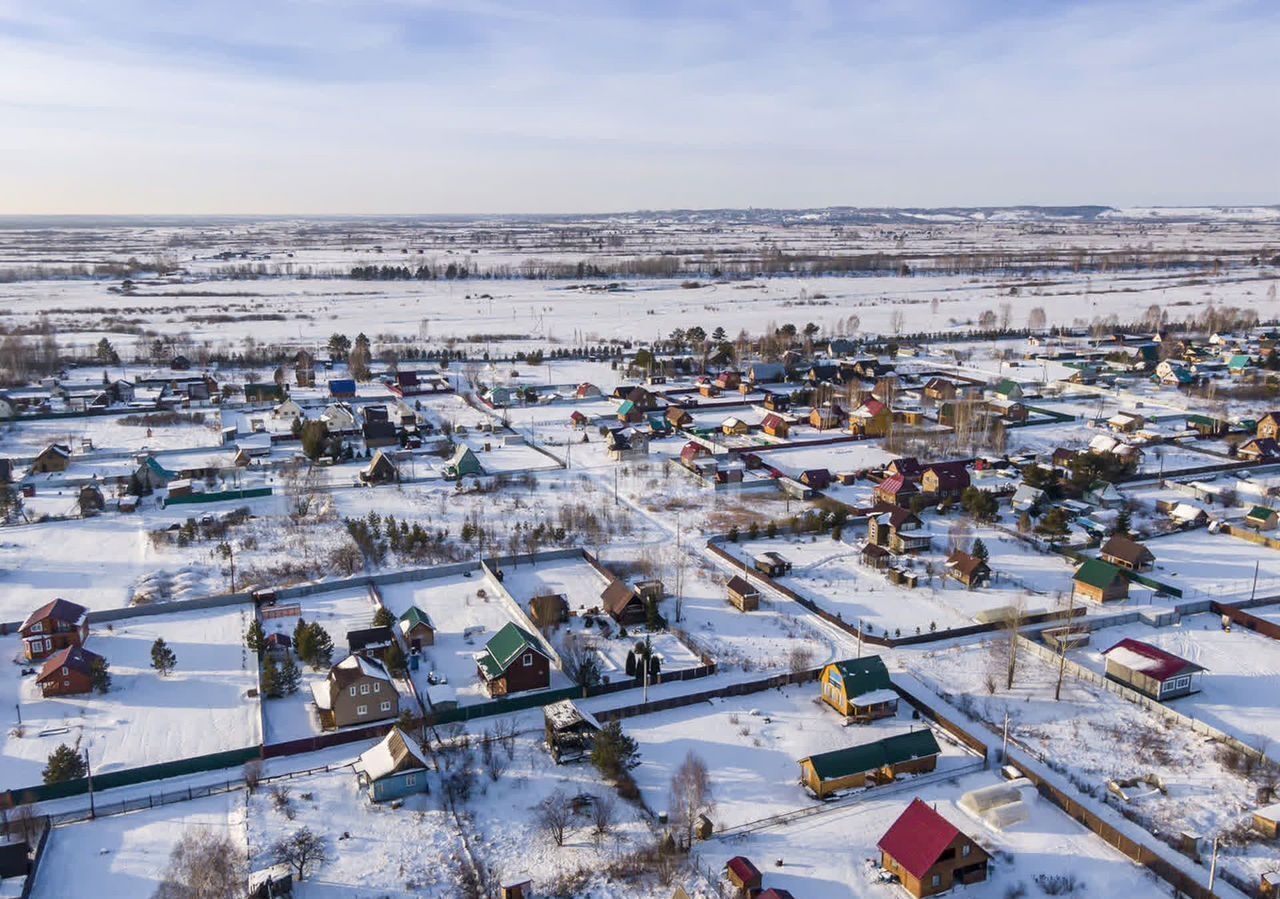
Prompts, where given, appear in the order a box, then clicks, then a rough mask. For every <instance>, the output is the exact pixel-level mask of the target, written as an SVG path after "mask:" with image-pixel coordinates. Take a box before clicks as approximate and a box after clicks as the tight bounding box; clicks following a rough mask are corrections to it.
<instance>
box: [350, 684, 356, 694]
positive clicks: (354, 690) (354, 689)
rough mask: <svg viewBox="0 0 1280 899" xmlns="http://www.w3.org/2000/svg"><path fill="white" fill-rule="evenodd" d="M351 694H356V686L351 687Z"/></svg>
mask: <svg viewBox="0 0 1280 899" xmlns="http://www.w3.org/2000/svg"><path fill="white" fill-rule="evenodd" d="M351 695H352V696H355V695H356V688H355V687H354V686H352V687H351Z"/></svg>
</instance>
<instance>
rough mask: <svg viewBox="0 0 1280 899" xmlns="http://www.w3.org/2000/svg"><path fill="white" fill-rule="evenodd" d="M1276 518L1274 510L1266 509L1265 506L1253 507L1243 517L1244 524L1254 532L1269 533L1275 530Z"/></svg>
mask: <svg viewBox="0 0 1280 899" xmlns="http://www.w3.org/2000/svg"><path fill="white" fill-rule="evenodd" d="M1277 517H1278V516H1277V514H1276V510H1275V509H1268V508H1267V507H1266V506H1254V507H1253V508H1252V509H1250V510H1249V514H1248V515H1246V516H1245V517H1244V523H1245V524H1247V525H1248V526H1249V527H1251V528H1253V529H1254V530H1256V531H1270V530H1273V529H1274V528H1275V526H1276V524H1277Z"/></svg>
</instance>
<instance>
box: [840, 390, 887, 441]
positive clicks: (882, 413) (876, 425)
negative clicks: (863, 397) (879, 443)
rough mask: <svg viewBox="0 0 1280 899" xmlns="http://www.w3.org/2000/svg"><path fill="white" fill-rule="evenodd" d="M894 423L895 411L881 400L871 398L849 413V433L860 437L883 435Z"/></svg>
mask: <svg viewBox="0 0 1280 899" xmlns="http://www.w3.org/2000/svg"><path fill="white" fill-rule="evenodd" d="M892 425H893V412H892V411H891V410H890V409H889V407H888V406H887V405H885V404H884V403H883V402H881V401H880V400H876V399H871V400H867V401H866V402H865V403H863V404H862V405H860V406H859V407H858V408H856V409H854V410H853V412H852V413H850V415H849V433H850V434H857V435H858V436H860V437H883V436H885V435H886V434H887V433H889V428H890V427H892Z"/></svg>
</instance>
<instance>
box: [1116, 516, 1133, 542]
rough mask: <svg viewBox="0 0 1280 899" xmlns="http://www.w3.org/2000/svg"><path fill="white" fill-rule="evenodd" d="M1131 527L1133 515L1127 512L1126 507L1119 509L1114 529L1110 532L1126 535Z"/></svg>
mask: <svg viewBox="0 0 1280 899" xmlns="http://www.w3.org/2000/svg"><path fill="white" fill-rule="evenodd" d="M1132 529H1133V516H1131V515H1130V514H1129V510H1128V509H1121V510H1120V514H1119V515H1117V516H1116V529H1115V531H1113V532H1112V533H1115V534H1119V535H1120V536H1121V537H1128V536H1129V534H1130V533H1132Z"/></svg>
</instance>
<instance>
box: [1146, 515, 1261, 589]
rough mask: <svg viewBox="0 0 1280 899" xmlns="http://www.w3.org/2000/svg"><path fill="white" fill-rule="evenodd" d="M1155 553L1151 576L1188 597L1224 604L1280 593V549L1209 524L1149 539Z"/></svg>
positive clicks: (1149, 547) (1149, 544)
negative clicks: (1213, 530)
mask: <svg viewBox="0 0 1280 899" xmlns="http://www.w3.org/2000/svg"><path fill="white" fill-rule="evenodd" d="M1144 542H1145V543H1146V545H1147V548H1148V549H1150V550H1151V552H1152V553H1153V554H1154V555H1155V557H1156V564H1155V569H1154V570H1152V571H1150V572H1148V575H1149V576H1150V577H1153V578H1155V579H1156V580H1158V581H1161V582H1163V583H1167V584H1170V585H1171V586H1174V587H1179V588H1181V590H1182V596H1183V598H1184V599H1188V600H1194V599H1218V600H1222V601H1225V602H1231V601H1233V600H1242V599H1249V598H1250V596H1252V595H1253V594H1254V574H1255V571H1256V573H1257V595H1258V596H1274V595H1277V594H1280V552H1277V551H1276V550H1274V549H1270V548H1268V547H1266V546H1260V545H1258V544H1256V543H1250V542H1248V541H1247V540H1242V539H1240V538H1239V537H1232V536H1230V535H1227V534H1221V533H1219V534H1211V533H1209V532H1208V530H1206V529H1204V528H1199V529H1197V530H1192V531H1180V532H1178V533H1175V534H1169V535H1168V536H1162V537H1153V538H1149V539H1147V540H1146V541H1144Z"/></svg>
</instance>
